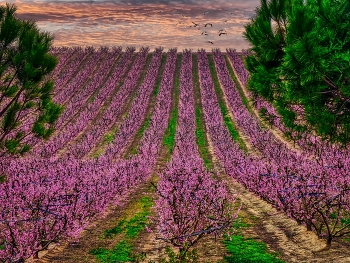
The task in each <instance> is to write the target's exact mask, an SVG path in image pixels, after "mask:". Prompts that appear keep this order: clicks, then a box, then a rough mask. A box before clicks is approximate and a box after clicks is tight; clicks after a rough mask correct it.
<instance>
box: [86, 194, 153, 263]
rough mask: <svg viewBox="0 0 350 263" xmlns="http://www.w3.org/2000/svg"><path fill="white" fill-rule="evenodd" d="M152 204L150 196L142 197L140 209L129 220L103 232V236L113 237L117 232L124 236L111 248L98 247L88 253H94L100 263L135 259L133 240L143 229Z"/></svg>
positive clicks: (122, 221)
mask: <svg viewBox="0 0 350 263" xmlns="http://www.w3.org/2000/svg"><path fill="white" fill-rule="evenodd" d="M152 205H153V201H152V198H151V197H146V196H144V197H142V198H141V200H140V202H139V206H140V209H141V211H139V212H137V213H135V215H134V216H133V217H132V218H130V219H129V220H125V219H124V220H121V221H119V222H118V224H117V225H116V226H115V227H113V228H111V229H107V230H106V231H105V232H104V238H113V237H114V236H115V235H118V234H124V238H123V239H122V240H121V241H120V242H118V243H117V245H116V246H115V247H114V248H113V249H106V248H101V247H98V248H94V249H92V250H90V252H89V254H91V255H95V256H96V258H97V259H98V260H99V261H100V262H102V263H111V262H128V261H135V260H136V257H137V255H134V254H133V250H134V247H133V242H134V241H135V240H136V239H137V237H138V235H139V234H140V233H141V232H142V231H143V230H144V229H145V226H146V224H147V222H148V216H149V215H150V208H151V206H152Z"/></svg>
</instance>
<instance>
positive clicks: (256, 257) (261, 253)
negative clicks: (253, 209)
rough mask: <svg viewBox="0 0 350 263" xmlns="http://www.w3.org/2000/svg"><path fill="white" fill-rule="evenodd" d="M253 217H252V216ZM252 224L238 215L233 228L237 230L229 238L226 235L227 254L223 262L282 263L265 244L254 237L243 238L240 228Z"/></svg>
mask: <svg viewBox="0 0 350 263" xmlns="http://www.w3.org/2000/svg"><path fill="white" fill-rule="evenodd" d="M252 219H254V218H252ZM251 226H253V225H252V224H247V223H246V222H244V220H243V219H242V218H241V217H239V218H238V219H237V220H236V221H235V222H234V223H233V228H234V229H236V230H237V232H236V234H235V235H233V236H231V238H228V237H226V238H225V240H224V241H223V242H224V245H225V246H226V249H227V252H228V254H229V255H228V256H225V257H224V260H223V262H224V263H284V261H282V260H280V259H278V258H277V256H278V253H269V252H267V246H266V244H265V243H263V242H261V241H256V240H255V238H245V237H244V236H243V235H242V233H241V231H240V229H242V228H247V227H251Z"/></svg>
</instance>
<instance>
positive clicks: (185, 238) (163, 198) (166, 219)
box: [155, 50, 239, 262]
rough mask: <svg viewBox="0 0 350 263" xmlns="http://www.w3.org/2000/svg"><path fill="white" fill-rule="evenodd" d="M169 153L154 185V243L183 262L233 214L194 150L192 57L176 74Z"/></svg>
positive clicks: (231, 201)
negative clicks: (169, 246)
mask: <svg viewBox="0 0 350 263" xmlns="http://www.w3.org/2000/svg"><path fill="white" fill-rule="evenodd" d="M178 107H179V108H178V112H179V114H178V121H177V128H176V135H175V144H176V145H175V149H174V151H173V156H172V158H171V160H170V162H169V163H168V165H167V167H166V169H165V171H164V172H163V173H161V174H160V175H159V176H160V181H159V182H158V185H157V199H156V201H155V203H156V210H157V218H156V219H155V221H156V222H157V223H158V238H159V239H162V240H164V241H166V242H169V243H170V244H172V245H174V246H175V247H178V248H179V251H180V261H181V262H183V260H185V257H186V253H187V252H188V250H189V249H190V248H191V247H192V246H193V245H194V244H196V243H197V242H198V241H199V240H200V239H201V238H202V237H203V236H205V235H207V234H215V235H217V234H222V233H223V232H224V231H227V230H229V229H231V227H232V223H233V220H234V219H236V218H237V213H238V211H239V208H238V209H237V207H235V196H234V195H233V194H232V193H230V192H229V191H228V189H227V187H226V185H225V184H224V183H223V182H219V181H218V180H216V179H214V178H213V174H211V173H209V172H208V171H207V170H205V169H204V166H203V165H204V163H203V160H202V159H201V157H200V155H199V151H198V147H197V145H196V138H195V129H196V122H195V114H194V96H193V82H192V53H191V51H188V50H185V51H184V52H183V57H182V66H181V72H180V91H179V106H178Z"/></svg>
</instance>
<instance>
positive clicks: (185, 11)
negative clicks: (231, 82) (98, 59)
mask: <svg viewBox="0 0 350 263" xmlns="http://www.w3.org/2000/svg"><path fill="white" fill-rule="evenodd" d="M258 1H259V0H254V1H253V0H250V1H249V0H248V1H240V0H236V1H234V3H233V1H221V0H211V1H205V0H201V1H198V0H192V1H185V0H178V1H176V0H175V1H174V0H173V1H167V0H158V1H155V0H142V1H141V0H130V1H127V0H120V1H113V2H112V1H93V2H92V1H90V2H89V1H49V2H47V1H46V2H40V1H38V0H37V1H35V2H29V1H17V2H16V5H17V6H18V11H17V14H18V16H19V17H20V18H22V19H31V20H34V21H36V22H37V24H38V26H39V28H40V29H42V30H45V31H49V32H52V33H53V34H54V36H55V40H54V45H56V46H60V45H66V46H87V45H94V46H100V45H107V46H119V45H120V46H122V47H126V46H130V45H133V46H136V47H139V46H142V45H148V46H150V47H158V46H163V47H165V48H171V47H176V46H177V47H179V48H180V49H184V48H192V49H194V50H197V48H212V47H219V48H221V49H225V47H233V48H237V49H241V48H247V47H248V46H249V44H248V43H247V42H246V41H245V40H244V39H243V37H242V33H243V31H244V24H245V23H247V22H248V18H249V17H250V16H252V15H253V13H254V12H253V11H254V9H255V5H257V4H258ZM141 2H142V3H141ZM199 3H200V4H199ZM253 3H254V4H253ZM207 12H208V13H207ZM231 13H233V14H231ZM225 20H227V21H226V22H225ZM192 22H195V23H199V24H201V25H202V27H203V25H204V24H205V23H207V22H211V23H213V28H209V27H207V28H204V27H203V28H201V29H200V30H198V27H193V23H192ZM219 29H226V30H227V32H228V34H227V35H222V36H220V37H219V36H218V34H217V32H218V30H219ZM203 30H206V31H208V32H209V34H208V35H207V36H204V35H201V32H202V31H203ZM82 36H83V37H82ZM208 40H210V41H213V42H214V45H211V44H209V43H208V42H207V41H208Z"/></svg>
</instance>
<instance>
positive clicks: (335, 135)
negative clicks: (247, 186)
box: [244, 0, 350, 144]
mask: <svg viewBox="0 0 350 263" xmlns="http://www.w3.org/2000/svg"><path fill="white" fill-rule="evenodd" d="M245 28H246V32H245V33H244V36H245V37H246V39H247V40H248V41H249V42H250V43H251V44H252V45H253V47H252V49H251V50H252V51H253V52H252V53H251V54H250V55H249V56H248V57H247V58H246V61H245V62H246V66H247V69H248V71H249V72H250V74H251V78H250V80H249V82H248V88H249V89H250V90H251V91H252V92H253V93H255V94H259V95H261V96H262V97H264V98H266V99H267V100H269V101H271V102H274V104H275V105H276V107H277V110H278V112H279V113H280V114H281V115H282V117H283V121H284V124H285V125H286V126H287V127H288V128H290V129H291V130H294V131H304V130H305V129H306V127H304V126H302V125H300V124H296V115H295V113H294V112H293V110H292V109H291V108H290V106H291V105H292V104H301V105H303V106H304V109H305V114H304V119H305V120H306V121H307V125H308V126H309V128H311V129H314V130H315V131H316V132H317V133H318V134H319V135H321V136H322V137H323V138H325V139H329V140H330V141H338V142H341V143H343V144H347V143H348V142H349V140H350V136H349V134H350V125H349V121H350V70H349V69H350V52H349V50H350V34H349V28H350V2H349V1H347V0H322V1H321V0H308V1H302V0H270V2H269V3H267V0H262V1H261V7H259V8H257V9H256V16H255V17H254V18H252V19H251V22H250V23H249V24H248V25H246V27H245Z"/></svg>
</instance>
